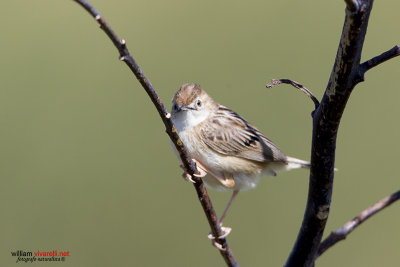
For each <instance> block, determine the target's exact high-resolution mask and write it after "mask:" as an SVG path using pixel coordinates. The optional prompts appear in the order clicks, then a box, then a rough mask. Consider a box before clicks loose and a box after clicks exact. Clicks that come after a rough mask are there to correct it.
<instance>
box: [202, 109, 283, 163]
mask: <svg viewBox="0 0 400 267" xmlns="http://www.w3.org/2000/svg"><path fill="white" fill-rule="evenodd" d="M198 127H199V128H200V135H201V137H202V138H201V139H202V140H203V141H204V142H205V144H206V145H207V146H208V147H210V148H211V149H213V150H214V151H216V152H218V153H221V154H223V155H229V156H236V157H241V158H245V159H250V160H254V161H259V162H272V161H286V156H285V155H284V154H283V153H282V152H281V151H280V150H279V149H278V148H277V147H276V146H275V145H274V143H272V141H271V140H269V139H268V138H267V137H265V136H264V135H263V134H262V133H260V132H259V131H258V130H257V129H256V128H255V127H253V126H252V125H250V124H249V123H248V122H247V121H246V120H245V119H243V118H242V117H241V116H240V115H238V114H237V113H236V112H234V111H232V110H230V109H228V108H226V107H224V106H220V107H219V108H218V111H217V112H215V114H214V115H213V116H212V117H211V118H209V120H208V121H205V122H203V123H202V124H200V125H199V126H198Z"/></svg>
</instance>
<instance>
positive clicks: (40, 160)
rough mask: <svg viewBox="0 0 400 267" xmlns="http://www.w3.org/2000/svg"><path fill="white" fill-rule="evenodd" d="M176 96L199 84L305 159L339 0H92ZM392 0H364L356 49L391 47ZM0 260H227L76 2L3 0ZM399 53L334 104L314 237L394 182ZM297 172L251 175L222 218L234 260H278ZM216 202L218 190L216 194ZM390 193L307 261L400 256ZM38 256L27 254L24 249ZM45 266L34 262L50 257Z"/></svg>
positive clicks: (217, 202) (291, 237)
mask: <svg viewBox="0 0 400 267" xmlns="http://www.w3.org/2000/svg"><path fill="white" fill-rule="evenodd" d="M92 4H93V5H94V6H95V7H96V8H97V9H98V10H99V11H100V12H101V13H102V14H103V15H104V16H105V18H106V19H107V20H108V22H109V23H110V24H111V25H112V27H113V28H114V30H115V31H116V32H117V34H119V35H120V37H121V38H124V39H126V41H127V45H128V48H129V49H130V51H131V52H132V54H133V56H134V57H135V58H136V60H137V62H138V63H139V65H140V66H141V68H142V69H143V71H144V72H145V74H146V75H147V77H148V78H149V79H150V81H151V82H152V83H153V85H154V87H155V88H156V90H157V91H158V93H159V95H160V97H161V98H162V100H163V101H164V103H165V104H166V105H167V107H168V108H170V100H171V98H172V96H173V94H174V92H175V91H176V90H177V89H178V88H179V86H180V85H181V84H183V83H186V82H196V83H199V84H201V85H202V86H203V88H205V89H206V90H207V91H208V93H209V94H210V95H211V96H213V97H214V98H215V99H216V100H217V101H218V102H221V103H222V104H224V105H226V106H228V107H230V108H232V109H233V110H235V111H236V112H238V113H240V114H242V115H243V116H244V117H245V118H247V119H248V120H249V121H250V122H251V123H253V124H255V125H256V126H257V127H258V128H259V129H260V130H262V131H263V132H264V133H265V134H266V135H267V136H268V137H269V138H271V139H272V140H273V141H274V142H275V143H276V144H277V145H278V146H279V147H280V148H281V149H282V151H283V152H285V153H286V154H288V155H290V156H295V157H298V158H302V159H309V155H310V143H311V117H310V112H311V111H312V108H313V104H312V103H311V101H310V100H309V99H307V98H306V97H305V96H304V95H303V94H301V93H300V92H298V91H296V90H295V89H293V88H291V87H289V86H285V85H282V86H279V87H275V88H273V89H266V88H265V87H264V85H265V84H266V83H267V82H269V81H270V79H271V78H291V79H294V80H296V81H299V82H301V83H302V84H304V85H305V86H306V87H308V88H309V89H310V90H312V91H313V92H314V93H315V95H316V96H317V97H318V98H320V97H321V96H322V94H323V92H324V89H325V87H326V84H327V81H328V78H329V75H330V72H331V69H332V65H333V61H334V58H335V55H336V50H337V45H338V43H339V38H340V33H341V30H342V26H343V21H344V9H345V4H344V2H343V1H255V0H254V1H209V0H206V1H183V0H180V1H179V0H173V1H161V0H157V1H156V0H154V1H127V0H125V1H123V0H118V1H105V0H92ZM399 8H400V2H399V1H395V0H390V1H376V3H375V5H374V8H373V10H372V14H371V18H370V22H369V28H368V33H367V37H366V41H365V45H364V51H363V60H367V59H369V58H371V57H373V56H376V55H378V54H380V53H381V52H383V51H385V50H387V49H389V48H391V47H393V46H394V45H395V44H398V43H399V39H400V34H399V27H398V26H399V16H398V10H399ZM0 30H1V33H2V37H1V50H0V60H1V64H0V77H1V78H0V84H1V89H0V123H1V131H0V137H1V141H0V147H1V150H0V157H1V158H0V164H1V167H0V177H1V184H2V185H1V187H0V200H1V201H0V212H1V220H0V229H1V230H0V231H1V233H0V236H1V242H0V258H1V263H0V265H1V266H14V265H15V264H16V263H15V260H16V259H15V258H14V257H11V255H10V252H11V251H14V250H18V249H21V250H30V251H37V250H43V251H49V250H55V249H57V250H59V251H66V250H69V251H70V253H71V256H70V257H69V258H67V261H66V262H64V263H53V264H52V263H46V264H44V265H46V266H59V264H62V265H63V266H64V265H65V266H159V265H165V266H223V265H224V262H223V260H222V258H221V257H220V255H219V253H218V252H217V250H216V249H215V248H213V247H212V246H211V245H210V242H209V241H208V240H207V238H206V235H207V233H208V232H209V227H208V224H207V221H206V219H205V216H204V214H203V211H202V209H201V207H200V204H199V201H198V200H197V196H196V194H195V191H194V188H193V186H192V185H191V184H189V183H186V182H184V181H183V180H182V178H181V177H180V175H181V172H182V171H181V169H180V168H178V164H179V162H178V160H177V159H176V158H175V156H174V154H173V152H172V150H171V148H170V144H169V141H168V136H167V135H166V134H165V133H164V126H163V124H162V123H161V120H160V118H159V116H158V114H157V112H156V110H155V108H154V107H153V105H152V104H151V102H150V100H149V98H148V96H147V95H146V93H145V92H144V90H143V89H142V88H141V86H140V85H139V83H138V82H137V80H136V78H135V77H134V76H133V75H132V74H131V72H130V71H129V69H128V68H127V67H126V66H125V64H123V63H121V62H120V61H119V60H118V53H117V51H116V49H115V48H114V47H113V46H112V44H111V42H110V41H109V40H108V39H107V38H106V36H105V35H104V33H103V32H102V31H101V30H99V28H98V27H97V25H96V23H95V21H94V20H93V19H92V18H91V17H90V16H89V15H88V14H87V13H86V11H84V10H83V9H82V8H81V7H80V6H78V5H77V4H75V3H74V2H73V1H71V0H65V1H54V0H37V1H15V0H2V1H1V2H0ZM399 75H400V61H399V59H398V58H396V59H394V60H391V61H389V62H387V63H385V64H383V65H382V66H379V67H377V68H375V69H373V70H371V71H369V72H368V73H367V74H366V82H364V83H361V84H360V85H358V86H357V87H356V89H355V91H354V93H353V95H352V97H351V98H350V101H349V103H348V107H347V109H346V112H345V114H344V117H343V120H342V124H341V127H340V132H339V136H338V143H337V167H338V168H339V171H338V172H337V173H336V179H335V186H334V192H333V201H332V207H331V213H330V217H329V222H328V225H327V228H326V232H325V235H327V234H328V233H329V232H330V231H333V230H336V229H337V228H339V227H341V226H342V225H343V224H344V223H345V222H346V221H347V220H349V219H351V218H352V217H353V216H355V215H357V214H358V213H359V212H360V211H361V210H363V209H364V208H366V207H368V206H369V205H371V204H373V203H375V202H376V201H377V200H379V199H381V198H383V197H384V196H386V195H388V194H390V193H392V192H394V191H396V190H398V189H399V184H400V183H399V175H398V173H397V167H396V166H397V165H398V151H399V150H400V145H399V142H398V137H399V135H400V126H399V122H398V117H399V115H400V110H399V105H398V99H399V98H400V90H399V88H398V78H399ZM307 190H308V172H307V171H305V170H296V171H292V172H288V173H281V174H280V175H279V176H278V177H277V178H267V179H263V180H262V181H261V182H260V184H259V186H258V187H257V188H256V190H252V191H250V192H244V193H241V194H240V195H239V196H238V198H237V201H236V202H235V203H234V205H233V207H232V210H231V213H230V214H229V215H228V217H227V219H226V221H225V224H226V225H228V226H231V227H232V228H233V231H232V233H231V235H230V236H229V237H228V241H229V242H230V245H231V247H232V249H233V252H234V254H235V256H236V258H237V260H238V262H239V263H240V264H241V266H266V265H268V266H282V265H283V264H284V262H285V260H286V258H287V256H288V255H289V252H290V250H291V248H292V246H293V243H294V241H295V239H296V236H297V232H298V230H299V227H300V225H301V220H302V217H303V212H304V208H305V204H306V198H307ZM210 194H211V197H212V201H213V204H214V206H215V208H216V209H217V211H218V213H219V214H220V213H221V211H222V209H223V208H224V206H225V204H226V202H227V200H228V198H229V196H230V194H228V193H219V192H214V191H210ZM399 222H400V205H399V203H396V204H394V205H393V206H391V207H390V208H388V209H387V210H385V211H383V212H381V213H380V214H379V215H377V216H376V217H374V218H372V219H371V220H370V221H368V222H366V223H365V224H363V225H362V226H361V227H360V228H358V229H357V230H356V231H355V232H353V233H352V234H351V235H350V236H349V237H348V239H347V240H346V241H344V242H341V243H339V244H337V245H336V246H335V247H334V248H332V249H330V250H329V251H328V252H327V253H326V254H325V255H323V256H322V257H321V258H320V259H319V260H318V261H317V266H398V262H399V239H400V230H399ZM36 264H37V263H36ZM44 265H43V266H44Z"/></svg>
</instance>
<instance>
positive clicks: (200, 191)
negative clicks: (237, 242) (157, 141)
mask: <svg viewBox="0 0 400 267" xmlns="http://www.w3.org/2000/svg"><path fill="white" fill-rule="evenodd" d="M74 1H75V2H76V3H78V4H79V5H81V6H82V7H83V8H84V9H85V10H86V11H88V12H89V13H90V14H91V15H92V16H93V18H95V20H96V21H97V22H98V23H99V25H100V28H101V29H102V30H103V31H104V32H105V33H106V34H107V36H108V37H109V38H110V40H111V41H112V42H113V44H114V46H115V47H116V48H117V49H118V51H119V54H120V57H119V58H120V60H121V61H123V62H125V63H126V65H127V66H128V67H129V68H130V69H131V71H132V72H133V73H134V74H135V76H136V78H137V79H138V80H139V82H140V84H141V85H142V86H143V88H144V90H145V91H146V92H147V94H148V95H149V97H150V99H151V101H152V102H153V104H154V106H155V107H156V109H157V111H158V113H159V114H160V117H161V119H162V121H163V123H164V125H165V128H166V132H167V134H168V135H169V137H170V138H171V140H172V142H173V143H174V145H175V147H176V149H177V150H178V152H179V156H180V158H181V160H182V163H183V165H184V167H185V168H186V170H187V172H188V173H189V174H190V175H191V176H192V177H193V180H194V181H195V183H194V184H193V185H194V187H195V189H196V192H197V196H198V198H199V201H200V203H201V205H202V207H203V210H204V213H205V214H206V217H207V220H208V223H209V224H210V227H211V232H212V234H213V236H217V237H218V236H222V234H223V232H222V230H221V227H220V225H219V224H218V219H217V215H216V213H215V210H214V208H213V206H212V204H211V200H210V197H209V196H208V193H207V190H206V188H205V186H204V184H203V182H202V180H201V179H199V178H196V177H195V176H194V175H193V174H194V173H195V171H196V164H195V163H194V162H193V161H192V160H191V158H190V157H189V156H188V154H187V153H186V150H185V147H184V145H183V143H182V141H181V140H180V138H179V136H178V133H177V131H176V129H175V126H174V125H173V123H172V120H171V114H170V113H168V111H167V109H166V108H165V106H164V104H163V102H162V101H161V99H160V98H159V97H158V95H157V93H156V91H155V90H154V88H153V86H152V85H151V83H150V82H149V80H148V79H147V78H146V76H145V75H144V73H143V72H142V70H141V69H140V67H139V65H138V64H137V63H136V61H135V60H134V58H133V57H132V55H131V54H130V52H129V50H128V48H127V46H126V42H125V40H123V39H120V38H119V37H118V36H117V34H116V33H115V32H114V31H113V29H112V28H111V27H110V25H109V24H108V23H107V21H106V20H105V19H104V18H103V17H102V16H101V15H100V13H99V12H98V11H97V10H96V9H95V8H94V7H93V6H92V5H91V4H90V3H89V2H88V1H86V0H74ZM215 242H216V243H218V244H219V246H220V247H221V248H222V249H220V253H221V255H222V257H223V258H224V260H225V262H226V264H227V265H228V266H238V264H237V262H236V260H235V258H234V256H233V254H232V251H231V249H230V248H229V245H228V242H227V241H226V239H225V238H216V239H215Z"/></svg>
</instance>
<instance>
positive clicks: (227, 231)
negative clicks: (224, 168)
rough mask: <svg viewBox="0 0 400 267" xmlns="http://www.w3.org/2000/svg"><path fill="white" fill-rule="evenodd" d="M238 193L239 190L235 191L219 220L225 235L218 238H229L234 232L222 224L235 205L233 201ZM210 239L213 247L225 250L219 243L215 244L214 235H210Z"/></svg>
mask: <svg viewBox="0 0 400 267" xmlns="http://www.w3.org/2000/svg"><path fill="white" fill-rule="evenodd" d="M238 193H239V190H233V193H232V196H231V198H230V199H229V202H228V204H227V205H226V208H225V209H224V212H223V213H222V216H221V218H220V219H219V220H218V224H219V225H220V227H221V230H222V232H223V234H222V235H221V236H219V237H218V238H225V237H226V236H228V235H229V233H230V232H231V231H232V228H230V227H225V226H222V222H223V220H224V218H225V217H226V214H227V213H228V210H229V208H230V207H231V205H232V203H233V200H234V199H235V197H236V195H237V194H238ZM208 238H209V239H211V243H212V245H213V246H214V247H216V248H218V249H219V250H223V248H222V247H221V245H220V244H218V243H217V242H215V236H214V235H213V234H212V233H210V234H209V235H208Z"/></svg>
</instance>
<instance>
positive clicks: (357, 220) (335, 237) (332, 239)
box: [317, 191, 400, 257]
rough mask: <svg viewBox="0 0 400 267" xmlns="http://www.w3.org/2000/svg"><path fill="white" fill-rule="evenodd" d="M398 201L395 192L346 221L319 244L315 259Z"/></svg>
mask: <svg viewBox="0 0 400 267" xmlns="http://www.w3.org/2000/svg"><path fill="white" fill-rule="evenodd" d="M399 199H400V191H397V192H395V193H393V194H391V195H390V196H387V197H385V198H383V199H381V200H379V201H378V202H377V203H375V204H374V205H372V206H370V207H368V208H367V209H365V210H364V211H362V212H361V213H360V214H359V215H357V216H356V217H354V218H353V219H352V220H350V221H348V222H347V223H346V224H345V225H343V226H342V227H341V228H340V229H338V230H337V231H335V232H332V233H331V234H330V235H329V236H328V237H327V238H325V240H324V241H323V242H321V244H320V246H319V249H318V254H317V257H319V256H321V254H322V253H324V252H325V251H326V250H327V249H328V248H330V247H332V246H333V245H335V244H336V243H337V242H339V241H341V240H343V239H346V237H347V235H349V234H350V233H351V232H353V231H354V229H356V227H358V226H359V225H360V224H362V223H363V222H365V221H366V220H367V219H368V218H370V217H371V216H373V215H375V214H376V213H378V212H380V211H381V210H383V209H384V208H386V207H388V206H390V205H391V204H392V203H393V202H395V201H397V200H399Z"/></svg>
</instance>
